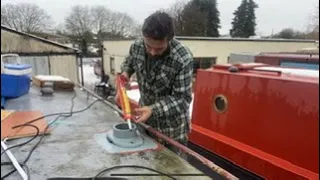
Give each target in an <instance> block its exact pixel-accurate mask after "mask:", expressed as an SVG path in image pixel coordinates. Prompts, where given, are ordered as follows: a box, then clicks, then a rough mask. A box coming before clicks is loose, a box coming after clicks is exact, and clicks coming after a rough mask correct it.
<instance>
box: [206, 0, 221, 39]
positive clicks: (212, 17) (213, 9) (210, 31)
mask: <svg viewBox="0 0 320 180" xmlns="http://www.w3.org/2000/svg"><path fill="white" fill-rule="evenodd" d="M206 4H207V7H208V22H207V23H208V24H207V36H210V37H219V36H220V34H219V28H220V27H221V26H220V18H219V16H220V12H219V10H218V8H217V1H216V0H207V3H206Z"/></svg>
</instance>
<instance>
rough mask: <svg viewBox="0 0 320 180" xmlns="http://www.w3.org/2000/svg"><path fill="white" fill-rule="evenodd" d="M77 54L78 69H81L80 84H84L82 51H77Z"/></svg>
mask: <svg viewBox="0 0 320 180" xmlns="http://www.w3.org/2000/svg"><path fill="white" fill-rule="evenodd" d="M78 56H79V57H80V71H81V85H82V86H84V76H83V59H82V57H83V56H82V53H81V52H78Z"/></svg>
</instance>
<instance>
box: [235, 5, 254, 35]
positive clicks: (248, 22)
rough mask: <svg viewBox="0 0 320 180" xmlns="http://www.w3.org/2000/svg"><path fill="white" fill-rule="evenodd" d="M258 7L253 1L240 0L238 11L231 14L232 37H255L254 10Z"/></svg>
mask: <svg viewBox="0 0 320 180" xmlns="http://www.w3.org/2000/svg"><path fill="white" fill-rule="evenodd" d="M256 8H258V5H257V4H256V3H255V2H254V1H253V0H242V2H241V4H240V6H239V7H238V9H237V10H236V11H235V12H234V13H233V14H234V18H233V21H232V29H231V30H230V35H231V36H232V37H243V38H248V37H250V36H254V35H255V30H256V29H255V28H256V16H255V9H256Z"/></svg>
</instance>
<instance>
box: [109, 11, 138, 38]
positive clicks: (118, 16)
mask: <svg viewBox="0 0 320 180" xmlns="http://www.w3.org/2000/svg"><path fill="white" fill-rule="evenodd" d="M136 28H137V23H136V22H135V20H134V19H133V18H132V17H130V16H129V15H128V14H126V13H121V12H114V13H112V14H111V15H110V18H109V22H108V28H107V32H110V33H112V34H119V35H121V36H124V37H128V36H132V35H133V34H135V33H136Z"/></svg>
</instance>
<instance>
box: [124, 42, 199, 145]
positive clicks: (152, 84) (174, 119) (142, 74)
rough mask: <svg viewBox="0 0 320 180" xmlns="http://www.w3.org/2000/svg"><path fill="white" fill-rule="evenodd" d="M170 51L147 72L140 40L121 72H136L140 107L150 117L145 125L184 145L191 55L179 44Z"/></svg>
mask: <svg viewBox="0 0 320 180" xmlns="http://www.w3.org/2000/svg"><path fill="white" fill-rule="evenodd" d="M169 47H170V52H169V53H168V55H167V56H165V57H164V58H163V59H160V60H158V61H157V62H156V64H155V65H154V66H153V67H152V68H151V69H150V71H149V72H147V70H146V69H147V68H146V61H147V54H146V51H145V47H144V42H143V40H142V39H139V40H137V41H135V42H134V43H133V44H132V45H131V47H130V52H129V56H127V58H126V59H125V61H124V63H123V64H122V66H121V70H122V72H126V73H128V75H129V76H131V75H132V74H133V73H136V76H137V81H138V84H139V90H140V101H139V103H140V105H141V106H150V107H151V108H152V116H151V117H150V118H149V119H148V121H147V122H146V124H148V125H150V126H152V127H153V128H155V129H157V130H158V131H160V132H161V133H163V134H165V135H167V136H169V137H171V138H173V139H175V140H177V141H179V142H181V143H186V142H187V140H188V133H189V131H190V117H189V116H190V115H189V106H190V103H191V100H192V74H193V57H192V53H191V52H190V51H189V50H188V49H187V48H186V47H184V46H183V45H182V44H181V43H180V42H178V41H177V40H175V39H173V40H172V41H170V43H169Z"/></svg>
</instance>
